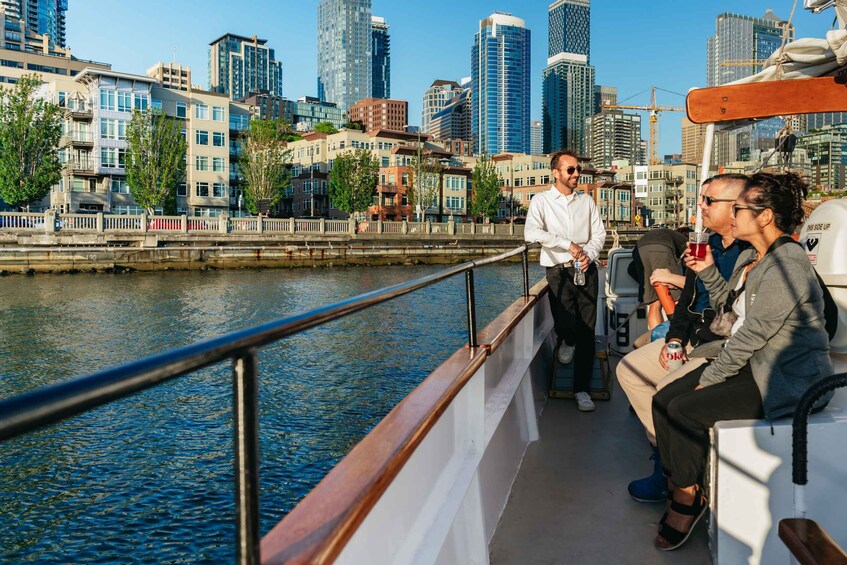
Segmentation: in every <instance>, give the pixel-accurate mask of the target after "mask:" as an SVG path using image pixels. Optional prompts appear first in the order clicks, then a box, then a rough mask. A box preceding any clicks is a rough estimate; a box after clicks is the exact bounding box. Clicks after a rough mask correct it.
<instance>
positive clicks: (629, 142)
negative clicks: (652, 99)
mask: <svg viewBox="0 0 847 565" xmlns="http://www.w3.org/2000/svg"><path fill="white" fill-rule="evenodd" d="M585 130H586V132H585V133H586V147H585V152H586V153H587V154H588V155H589V156H590V157H591V163H592V164H593V165H594V166H595V167H603V168H606V169H608V168H610V167H611V166H612V161H617V160H626V161H629V163H630V164H633V165H637V164H640V163H639V160H638V159H639V156H640V154H641V116H640V115H638V114H626V113H624V112H622V111H620V110H607V111H605V112H601V113H599V114H594V115H593V116H588V117H587V118H585Z"/></svg>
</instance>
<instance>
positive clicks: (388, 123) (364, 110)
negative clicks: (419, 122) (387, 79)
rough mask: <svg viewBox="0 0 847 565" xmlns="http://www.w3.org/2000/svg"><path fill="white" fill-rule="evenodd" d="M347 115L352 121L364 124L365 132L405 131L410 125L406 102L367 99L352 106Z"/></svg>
mask: <svg viewBox="0 0 847 565" xmlns="http://www.w3.org/2000/svg"><path fill="white" fill-rule="evenodd" d="M347 113H348V115H349V117H350V121H351V122H358V123H360V124H362V128H363V129H364V130H365V131H374V130H378V129H389V130H397V131H403V129H404V127H405V126H406V125H407V124H408V123H409V103H408V102H406V101H405V100H389V99H386V98H365V99H364V100H359V101H358V102H356V103H355V104H353V105H352V106H350V109H349V110H348V112H347Z"/></svg>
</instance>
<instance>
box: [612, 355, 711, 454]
mask: <svg viewBox="0 0 847 565" xmlns="http://www.w3.org/2000/svg"><path fill="white" fill-rule="evenodd" d="M664 345H665V340H664V339H657V340H656V341H654V342H652V343H649V344H647V345H645V346H644V347H640V348H638V349H635V350H633V351H631V352H629V353H627V354H626V355H624V357H623V359H621V361H620V363H618V367H617V369H616V371H615V372H616V374H617V376H618V382H620V383H621V388H622V389H623V391H624V393H625V394H626V397H627V398H628V399H629V403H630V404H631V405H632V408H633V410H635V414H636V416H638V419H639V420H641V423H642V424H644V428H645V429H646V430H647V439H648V440H649V441H650V444H651V445H653V446H655V445H656V429H655V427H654V426H653V395H654V394H656V391H658V390H661V389H662V388H663V387H664V386H666V385H667V384H668V383H672V382H673V381H675V380H677V379H678V378H680V377H682V376H683V375H687V374H688V373H690V372H691V371H693V370H694V369H696V368H697V367H699V366H700V365H702V364H703V363H705V362H706V359H704V358H702V357H694V358H691V359H690V360H689V361H688V362H687V363H685V364H684V365H683V366H682V367H680V368H679V369H677V370H676V371H673V372H671V373H668V372H667V371H666V370H665V369H663V368H662V365H661V364H659V354H660V353H661V352H662V346H664ZM689 351H691V346H690V345H689V346H686V352H689Z"/></svg>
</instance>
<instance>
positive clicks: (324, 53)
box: [318, 0, 373, 108]
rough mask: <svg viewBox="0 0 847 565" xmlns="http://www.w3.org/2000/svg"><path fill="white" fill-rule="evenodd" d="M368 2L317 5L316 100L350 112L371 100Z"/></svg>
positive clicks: (334, 0) (328, 0)
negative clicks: (364, 100)
mask: <svg viewBox="0 0 847 565" xmlns="http://www.w3.org/2000/svg"><path fill="white" fill-rule="evenodd" d="M371 16H372V14H371V0H320V2H319V3H318V98H320V99H321V100H323V101H325V102H333V103H335V104H337V105H338V107H339V108H349V107H350V106H352V105H353V104H355V103H356V102H358V101H359V100H363V99H365V98H371V97H372V94H371V78H372V75H373V63H372V56H373V55H372V53H371V48H372V41H373V38H372V35H371Z"/></svg>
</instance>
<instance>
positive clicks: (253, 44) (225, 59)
mask: <svg viewBox="0 0 847 565" xmlns="http://www.w3.org/2000/svg"><path fill="white" fill-rule="evenodd" d="M265 43H267V40H265V39H259V38H257V37H256V36H255V35H254V36H253V37H244V36H242V35H235V34H233V33H228V34H226V35H223V36H221V37H219V38H218V39H216V40H214V41H213V42H212V43H210V44H209V90H210V91H212V92H221V93H224V94H228V95H229V97H230V98H231V99H233V100H237V99H239V98H243V97H245V96H249V95H250V94H260V93H268V94H273V95H275V96H282V63H281V62H279V61H277V60H275V59H274V50H273V49H270V48H269V47H268V46H267V45H265Z"/></svg>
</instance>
